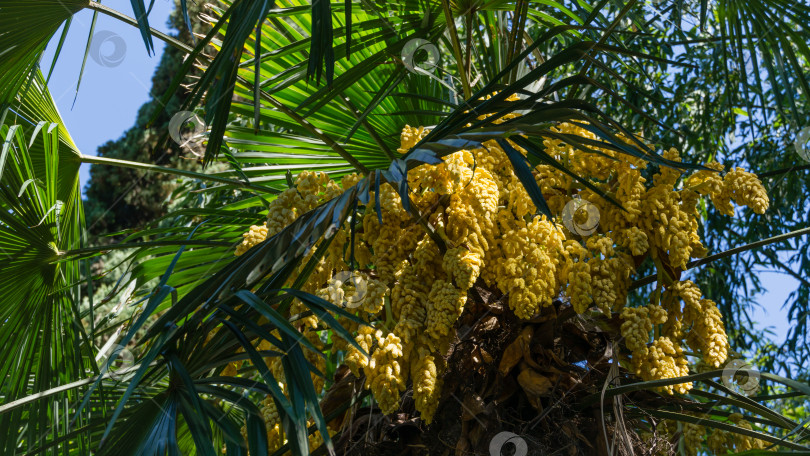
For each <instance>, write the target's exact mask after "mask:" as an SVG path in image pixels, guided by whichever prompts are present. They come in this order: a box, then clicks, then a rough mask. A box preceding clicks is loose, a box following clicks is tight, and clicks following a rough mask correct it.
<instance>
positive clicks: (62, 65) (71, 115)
mask: <svg viewBox="0 0 810 456" xmlns="http://www.w3.org/2000/svg"><path fill="white" fill-rule="evenodd" d="M105 5H107V6H110V7H112V8H114V9H116V10H118V11H121V12H123V13H125V14H127V15H130V16H131V15H132V9H131V6H130V2H129V0H108V1H105ZM173 6H174V2H173V0H155V1H154V7H153V9H152V13H151V14H150V16H149V20H150V25H151V26H152V27H153V28H156V29H158V30H160V31H162V32H167V33H168V32H169V29H168V26H167V25H166V22H167V19H168V17H169V14H170V13H171V10H172V8H173ZM92 17H93V14H92V12H90V11H83V12H80V13H78V14H77V15H76V16H75V17H74V20H73V24H72V25H71V29H70V32H69V34H68V37H67V40H66V42H65V45H64V47H63V49H62V54H61V56H60V57H59V60H58V62H57V64H56V69H55V70H54V73H53V76H52V77H51V80H50V82H49V88H50V91H51V94H52V95H53V98H54V100H56V104H57V107H58V108H59V111H60V113H61V114H62V118H63V119H64V120H65V123H66V124H67V128H68V130H69V131H70V133H71V136H72V137H73V140H74V141H75V142H76V145H78V146H79V148H80V150H81V152H82V153H83V154H89V155H95V154H96V149H97V148H98V146H100V145H101V144H103V143H105V142H106V141H109V140H113V139H117V138H118V137H120V136H121V135H122V134H123V133H124V131H125V130H127V129H128V128H129V127H131V126H132V125H133V124H134V122H135V115H136V113H137V111H138V108H139V107H140V106H141V105H142V104H143V103H144V102H146V101H147V100H148V98H149V89H150V88H151V86H152V81H151V80H152V74H153V73H154V70H155V67H156V66H157V64H158V62H159V59H160V55H161V53H162V52H163V48H164V44H163V42H162V41H160V40H155V41H154V43H155V51H156V55H153V56H149V55H148V54H147V52H146V48H145V46H144V44H143V41H142V39H141V35H140V32H139V31H138V29H136V28H135V27H131V26H129V25H126V24H122V23H121V22H119V21H117V20H115V19H113V18H110V17H107V16H104V15H99V16H98V20H97V23H96V28H95V34H96V36H97V37H100V38H101V39H99V41H104V43H103V44H102V45H101V47H100V55H101V56H108V57H115V56H116V55H117V54H121V51H122V46H121V43H123V44H124V46H125V48H126V49H125V52H123V54H122V58H121V59H120V62H119V61H117V60H116V61H115V62H113V63H112V64H110V65H103V64H99V63H98V62H97V61H96V60H95V59H93V58H88V59H87V65H86V67H85V71H84V76H83V78H82V82H81V87H80V89H79V93H78V97H77V98H76V101H75V104H74V97H75V96H76V82H77V79H78V75H79V71H80V68H81V62H82V58H83V56H84V50H85V45H86V42H87V37H88V33H89V30H90V24H91V22H92ZM108 32H112V33H113V34H114V36H113V38H109V37H110V36H111V34H110V33H108ZM60 34H61V30H60V31H59V32H58V33H57V34H56V35H55V38H54V40H53V41H52V42H51V44H50V45H49V46H48V49H47V50H46V52H45V56H44V57H43V60H42V67H43V72H45V73H46V74H47V71H48V69H49V68H50V65H51V61H52V60H53V54H54V50H55V49H56V44H57V42H58V39H59V35H60ZM115 36H117V37H120V39H119V38H115ZM105 37H107V38H108V39H107V40H103V38H105ZM100 60H103V59H100ZM88 169H89V167H88V166H87V165H83V166H82V170H81V179H82V182H86V181H87V179H88V177H89V174H88ZM758 273H759V274H760V277H761V278H762V281H763V283H764V285H765V287H766V288H767V289H768V292H767V293H765V294H763V295H761V296H760V297H759V298H758V299H757V301H758V302H759V303H760V307H759V308H758V309H757V310H756V312H755V313H754V319H755V320H757V321H758V322H759V325H758V326H759V327H760V328H763V327H768V326H770V327H773V329H774V332H775V340H776V341H777V342H781V341H782V340H784V337H785V335H786V334H787V329H788V322H787V311H786V310H782V305H783V304H784V303H785V300H786V299H787V296H788V294H789V293H790V292H791V291H793V290H795V289H796V287H797V285H798V282H797V281H796V280H795V279H793V278H792V277H789V276H786V275H785V274H782V273H776V272H763V271H759V272H758Z"/></svg>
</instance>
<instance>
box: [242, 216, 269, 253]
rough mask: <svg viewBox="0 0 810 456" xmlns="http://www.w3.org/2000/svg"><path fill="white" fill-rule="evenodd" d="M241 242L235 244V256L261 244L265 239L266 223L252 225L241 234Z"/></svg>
mask: <svg viewBox="0 0 810 456" xmlns="http://www.w3.org/2000/svg"><path fill="white" fill-rule="evenodd" d="M242 238H243V239H242V243H241V244H239V245H237V246H236V256H239V255H242V254H243V253H245V252H247V251H248V250H250V249H251V248H252V247H253V246H255V245H258V244H261V243H262V242H264V240H265V239H267V224H266V223H265V224H263V225H262V226H256V225H253V226H251V227H250V231H248V232H247V233H245V234H243V235H242Z"/></svg>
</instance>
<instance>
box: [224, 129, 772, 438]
mask: <svg viewBox="0 0 810 456" xmlns="http://www.w3.org/2000/svg"><path fill="white" fill-rule="evenodd" d="M555 129H556V132H557V133H560V134H568V135H577V136H580V137H583V138H586V139H589V140H592V141H598V140H600V138H598V137H597V136H596V135H595V134H594V133H592V132H590V131H589V130H586V129H585V128H583V125H577V124H574V123H566V124H561V125H559V126H558V127H555ZM426 134H427V131H426V130H425V128H423V127H417V128H413V127H410V126H406V127H405V128H404V129H403V131H402V136H401V147H400V148H399V152H400V153H406V152H407V151H408V150H409V149H410V148H412V147H413V146H414V145H415V144H416V143H417V142H418V141H419V140H420V139H422V138H423V137H424V136H425V135H426ZM510 145H511V146H512V147H514V148H515V149H516V150H518V151H519V152H522V153H525V151H524V150H523V149H521V148H520V147H518V145H517V144H515V143H513V142H511V141H510ZM544 147H545V150H546V152H547V153H548V154H549V155H551V156H552V157H553V158H555V159H557V160H558V161H559V162H560V163H564V164H565V165H566V166H567V167H568V168H569V169H570V171H571V172H573V173H575V174H577V175H580V176H585V177H588V178H590V179H591V182H592V184H593V186H594V187H595V188H598V189H599V190H600V192H603V193H604V194H606V195H607V196H608V197H609V198H610V199H611V200H613V201H616V202H618V203H619V204H620V205H621V207H617V206H616V205H614V204H612V203H611V202H610V201H608V199H605V198H603V197H602V196H600V194H599V193H597V192H595V191H594V190H593V189H591V188H586V187H585V186H584V185H582V184H581V183H580V182H578V181H576V180H575V179H573V178H571V177H570V176H569V175H568V174H566V173H563V172H560V171H559V170H558V169H556V168H554V167H551V166H549V165H547V164H544V165H539V166H536V167H535V168H534V170H533V174H534V178H535V181H536V182H537V184H538V186H539V188H540V190H541V192H542V194H543V197H544V199H545V200H546V201H547V203H548V205H549V208H550V209H551V212H552V215H553V217H551V218H548V217H547V216H545V215H543V216H537V215H535V213H536V211H537V210H536V208H535V206H534V204H533V202H532V199H531V198H530V197H529V195H528V193H527V192H526V190H525V189H524V187H523V185H522V183H521V182H520V180H519V179H518V178H517V176H516V175H515V173H514V171H513V168H512V166H511V163H510V160H509V157H508V156H507V155H506V153H505V152H504V150H503V149H502V148H501V147H500V145H499V144H498V143H497V142H496V141H494V140H490V141H485V142H484V143H483V144H482V146H481V147H479V148H475V149H471V150H460V151H458V152H455V153H452V154H450V155H447V156H445V157H444V158H443V162H442V163H440V164H438V165H422V166H418V167H416V168H414V169H412V170H410V171H409V172H408V186H409V196H410V198H411V205H412V211H411V212H408V211H406V210H405V209H404V208H403V205H402V200H401V198H400V195H399V193H398V191H397V189H395V188H394V187H393V186H392V185H390V184H388V183H383V184H382V185H381V187H380V190H379V195H375V192H374V191H372V192H371V195H370V203H369V204H367V205H366V206H365V210H364V212H361V213H360V214H359V216H358V215H353V217H357V218H358V220H356V222H359V223H357V224H356V226H357V229H356V233H357V235H356V238H355V240H354V242H353V243H352V245H353V251H352V252H353V258H354V260H355V261H351V260H350V258H351V257H350V255H351V254H352V253H350V249H349V245H350V242H349V239H350V230H349V226H348V222H347V223H346V224H344V226H343V227H341V228H340V230H339V231H338V232H337V234H336V235H335V236H336V237H335V238H334V239H333V241H332V244H330V246H329V249H328V253H327V255H325V256H324V257H323V259H322V260H321V261H320V262H319V263H318V265H317V267H316V269H315V271H314V272H313V273H312V274H311V275H310V278H309V280H308V281H307V282H306V284H305V285H304V286H303V288H304V290H305V291H308V292H311V293H313V294H318V295H319V296H322V297H324V298H325V299H330V300H331V301H333V303H334V304H336V305H341V306H344V307H345V308H347V309H348V310H350V311H352V312H353V313H355V314H356V315H358V316H360V317H362V318H363V319H364V320H365V321H367V322H369V323H370V324H373V325H374V327H371V326H365V325H357V324H356V323H351V322H349V321H348V320H347V319H345V318H342V317H341V318H339V319H338V320H339V321H340V322H341V323H343V324H345V325H346V327H347V328H349V329H350V330H351V331H355V334H356V341H357V343H358V344H359V345H360V346H361V347H362V348H363V349H364V350H365V351H366V352H367V353H369V354H370V357H366V356H364V355H363V354H362V353H361V352H360V351H359V350H357V349H356V348H355V347H354V346H353V345H351V344H347V343H345V342H335V343H334V344H333V347H332V349H333V350H336V349H337V350H344V351H345V358H344V359H345V362H346V364H347V365H348V366H349V367H350V368H351V370H352V372H353V373H354V374H355V375H357V376H362V375H365V377H366V387H367V388H369V389H371V391H372V393H373V395H374V397H375V399H376V400H377V402H378V403H379V405H380V407H381V408H382V409H383V411H384V412H386V413H388V412H391V411H393V410H395V409H396V408H397V407H398V404H399V394H400V392H401V391H403V390H404V389H405V388H406V385H407V383H408V381H409V379H410V380H411V381H412V383H413V385H414V397H415V401H416V407H417V410H419V411H420V412H421V414H422V418H423V419H424V420H425V421H427V422H429V421H430V420H431V419H432V415H433V413H434V412H435V409H436V406H437V404H438V398H439V396H440V390H441V376H442V374H443V369H444V367H443V366H444V362H443V356H444V355H445V354H446V350H447V347H448V344H449V343H450V342H452V339H453V337H454V336H455V334H456V333H455V326H456V321H457V320H458V318H459V317H460V315H462V313H463V312H464V310H465V308H466V306H467V305H466V302H467V293H468V290H469V289H470V288H471V287H473V286H481V287H484V288H489V289H490V290H495V289H497V290H499V291H500V293H503V294H504V295H506V299H508V305H509V307H510V308H511V309H512V311H513V312H514V314H515V315H516V316H518V317H519V318H523V319H530V318H532V317H533V316H535V315H536V314H537V313H538V312H540V311H541V309H542V307H545V306H550V305H551V304H552V301H553V300H554V299H557V298H563V299H565V300H569V301H570V303H571V305H572V306H573V308H574V310H575V311H576V312H578V313H584V312H587V311H589V309H592V308H596V309H598V310H600V311H601V312H603V313H606V314H610V313H611V312H619V313H620V316H621V318H622V321H623V323H622V326H621V332H622V336H623V338H624V339H623V340H624V344H625V346H626V348H627V350H628V352H629V353H630V354H629V358H627V359H626V360H627V361H628V363H627V366H629V367H630V368H631V369H632V370H633V371H634V372H635V373H636V374H637V375H639V376H641V377H642V378H643V379H645V380H653V379H664V378H673V377H679V376H683V375H686V374H688V372H689V368H688V361H687V359H686V355H685V354H684V350H683V345H684V344H687V345H688V346H689V347H690V348H692V349H693V350H694V351H696V352H697V353H699V354H700V355H701V356H702V358H703V360H702V361H703V362H705V363H706V364H708V365H711V366H715V367H717V366H720V365H721V364H722V363H723V362H724V361H725V358H726V356H727V353H728V340H727V337H726V334H725V329H724V327H723V323H722V318H721V316H720V313H719V311H718V309H717V306H716V305H715V304H714V303H713V302H712V301H710V300H707V299H703V297H702V295H701V293H700V290H699V289H698V288H697V286H695V285H694V284H693V283H692V282H688V281H684V282H674V283H664V284H663V285H664V286H665V287H666V288H665V289H658V290H656V295H655V296H656V299H653V300H651V301H653V302H652V303H651V304H650V305H648V306H645V307H640V308H625V302H626V299H627V293H628V290H629V287H630V284H631V283H632V280H631V275H632V274H633V273H634V272H635V270H636V267H637V265H638V264H640V262H641V261H643V260H644V259H645V258H647V257H650V258H651V259H652V260H653V261H654V262H655V264H656V266H657V267H658V268H659V270H660V269H661V268H662V267H663V268H664V270H665V271H667V272H670V271H672V270H683V269H685V268H686V265H687V263H688V262H689V261H690V259H692V258H698V257H701V256H703V255H705V254H706V249H705V248H704V247H703V245H702V244H701V241H700V236H699V231H698V230H699V227H700V224H699V222H698V218H699V216H700V214H699V212H698V209H697V208H698V203H699V201H700V199H701V198H704V197H705V198H709V199H711V200H712V201H713V202H714V204H715V207H717V209H718V210H719V211H721V212H723V213H727V214H729V213H732V212H733V211H732V210H731V209H733V208H732V207H731V205H730V204H731V201H734V202H736V203H737V204H742V205H747V206H750V207H751V208H752V209H753V210H754V211H755V212H757V213H762V212H763V211H764V210H765V209H767V207H768V199H767V195H766V193H765V190H764V188H763V187H762V184H761V183H760V182H759V180H758V179H757V178H756V176H755V175H753V174H750V173H747V172H745V171H743V170H741V169H739V168H737V169H734V170H732V171H730V172H729V173H727V174H726V175H725V177H721V174H719V171H722V169H723V167H722V166H721V165H719V164H717V163H709V164H707V168H708V170H699V171H697V172H695V173H693V174H692V175H691V176H682V171H681V169H680V168H672V167H669V166H665V165H661V166H660V167H659V169H658V170H657V172H654V173H649V172H648V171H645V168H646V167H647V163H648V162H647V161H645V160H643V159H640V158H638V157H634V156H630V155H625V154H621V153H618V152H616V151H615V150H612V149H607V148H595V147H591V149H592V150H597V151H598V152H599V153H598V154H594V153H591V152H590V151H589V152H585V151H581V150H578V149H576V148H575V147H573V146H571V145H569V144H567V143H565V142H562V141H561V140H557V139H546V140H545V141H544ZM663 156H664V158H666V159H668V160H671V161H673V162H679V161H680V160H681V158H680V156H679V153H678V151H677V150H675V149H670V150H668V151H666V152H664V154H663ZM643 175H651V179H650V181H648V180H647V179H645V177H643ZM682 177H683V179H682ZM359 180H360V177H359V176H357V175H350V176H346V177H344V178H343V181H342V185H338V184H336V183H335V182H333V181H331V180H330V179H329V177H328V176H327V175H326V174H324V173H307V172H304V173H301V174H300V175H299V176H298V178H297V179H296V182H295V187H294V188H291V189H289V190H286V191H285V192H284V193H282V194H281V195H279V196H278V197H277V199H275V200H274V201H273V202H271V205H270V210H269V212H268V221H267V224H266V228H263V227H252V228H251V231H250V232H249V233H246V234H245V241H244V242H243V244H242V245H240V246H239V248H238V250H237V254H241V253H243V252H244V251H246V250H247V249H248V248H250V247H251V246H252V245H255V243H257V242H260V241H261V240H263V239H264V237H266V236H272V235H274V234H275V233H277V232H278V231H279V230H281V229H282V228H283V227H284V226H286V225H288V224H290V223H291V222H292V221H294V220H295V219H296V218H297V217H299V216H300V215H301V214H303V213H304V212H306V211H308V210H311V209H312V208H314V207H316V206H317V205H318V204H320V203H323V202H325V201H326V200H328V199H329V198H332V197H334V196H336V195H338V194H339V192H340V191H341V186H342V187H343V188H348V187H350V186H353V185H355V184H357V183H358V182H359ZM372 187H373V186H372ZM573 196H576V197H577V198H579V199H581V200H583V201H587V202H588V203H590V204H592V205H593V206H594V207H595V209H596V210H597V211H598V216H599V223H598V228H597V229H596V230H595V231H594V232H592V233H591V232H589V233H588V234H589V236H583V235H582V233H581V232H580V231H579V230H570V228H571V227H570V225H566V224H565V223H563V220H562V213H563V210H564V208H565V206H566V204H567V203H568V202H570V201H572V197H573ZM377 199H379V202H380V203H379V213H378V208H377V205H376V201H377ZM589 214H590V212H582V211H578V212H575V213H574V214H573V220H571V221H570V222H571V223H574V224H575V225H576V224H580V225H581V224H583V223H586V222H587V221H589V220H590V215H589ZM380 217H381V218H382V223H381V222H380ZM425 223H427V224H429V225H430V228H431V229H432V230H435V233H434V234H435V235H436V236H438V237H439V238H441V240H442V242H443V243H444V244H445V245H442V246H439V245H437V243H436V242H435V241H434V238H431V236H428V234H427V233H426V231H425V227H424V225H425ZM577 226H579V225H577ZM572 231H576V232H572ZM442 249H444V250H442ZM313 250H314V249H313ZM310 255H311V253H310ZM307 259H308V258H305V261H304V263H306V260H307ZM354 267H357V268H359V270H357V271H354V272H353V274H355V276H356V277H360V278H362V280H364V281H365V282H366V285H367V286H366V288H365V290H364V293H365V297H364V298H362V301H361V304H360V305H358V306H347V305H346V301H347V300H349V301H351V299H349V297H351V296H355V297H357V298H358V299H360V295H359V294H358V293H359V290H358V289H355V290H354V291H353V294H352V293H349V294H347V291H346V290H342V288H343V287H345V286H346V284H345V283H344V282H340V281H339V282H335V281H333V280H332V278H333V277H334V276H335V275H336V274H338V273H341V272H343V271H347V269H349V268H354ZM355 285H356V284H355ZM355 288H356V287H355ZM339 289H340V290H339ZM659 303H660V306H659V305H658V304H659ZM313 318H314V317H313ZM298 325H299V328H300V329H301V331H302V332H303V333H304V334H305V335H306V337H308V338H310V340H311V341H313V342H314V341H315V339H314V337H315V336H316V335H317V333H318V322H317V319H315V320H312V321H310V322H309V323H307V324H303V323H298ZM312 361H313V362H316V361H317V360H316V359H315V358H313V360H312ZM690 387H691V384H679V385H674V386H669V387H667V388H665V389H666V390H667V391H669V392H675V391H677V392H682V393H683V392H686V391H688V390H689V388H690Z"/></svg>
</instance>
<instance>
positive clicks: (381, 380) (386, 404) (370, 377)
mask: <svg viewBox="0 0 810 456" xmlns="http://www.w3.org/2000/svg"><path fill="white" fill-rule="evenodd" d="M374 337H375V338H376V339H377V350H375V351H374V354H373V355H371V360H370V361H369V363H368V366H367V368H366V369H365V372H366V379H367V381H366V388H369V389H371V392H372V393H373V394H374V398H375V399H377V403H378V404H379V405H380V409H381V410H382V411H383V413H385V414H389V413H392V412H393V411H394V410H396V409H397V408H398V407H399V393H400V392H402V391H404V390H405V381H406V379H405V376H404V372H403V370H402V366H401V363H400V361H401V360H402V344H401V342H400V340H399V337H397V336H395V335H394V334H393V333H389V334H388V335H387V336H385V338H383V337H382V331H377V332H376V333H375V334H374Z"/></svg>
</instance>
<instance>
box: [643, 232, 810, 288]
mask: <svg viewBox="0 0 810 456" xmlns="http://www.w3.org/2000/svg"><path fill="white" fill-rule="evenodd" d="M805 234H810V227H808V228H802V229H800V230H796V231H791V232H789V233H785V234H780V235H778V236H773V237H769V238H767V239H762V240H759V241H756V242H752V243H750V244H746V245H743V246H740V247H735V248H733V249H729V250H726V251H724V252H720V253H717V254H715V255H710V256H707V257H706V258H701V259H699V260H695V261H691V262H689V263H688V264H687V265H686V269H684V270H685V271H686V270H689V269H692V268H695V267H698V266H702V265H704V264H708V263H711V262H712V261H715V260H719V259H721V258H725V257H728V256H731V255H736V254H738V253H742V252H746V251H748V250H753V249H756V248H759V247H762V246H765V245H768V244H774V243H776V242H782V241H786V240H788V239H792V238H795V237H799V236H802V235H805ZM656 277H657V276H656V275H649V276H647V277H644V278H641V279H638V280H636V281H635V282H633V283H632V284H631V285H630V289H631V290H635V289H636V288H641V287H643V286H644V285H649V284H651V283H653V282H655V278H656Z"/></svg>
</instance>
